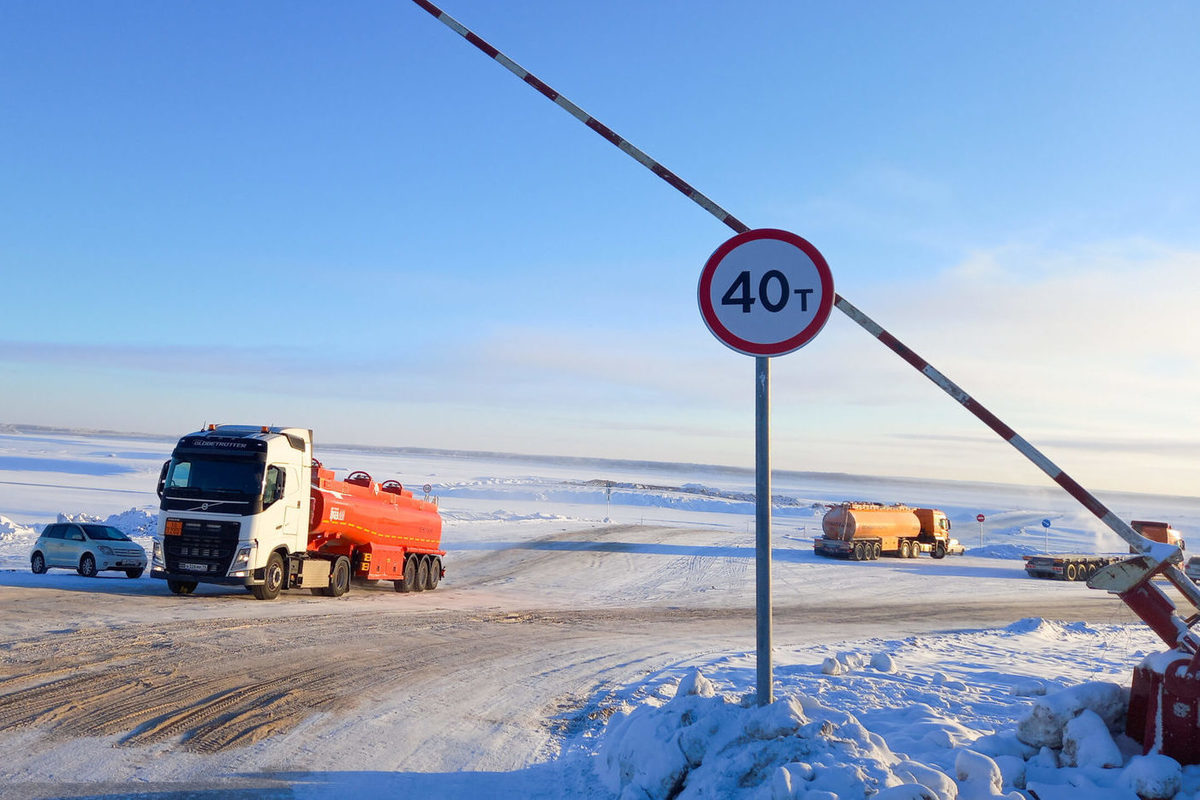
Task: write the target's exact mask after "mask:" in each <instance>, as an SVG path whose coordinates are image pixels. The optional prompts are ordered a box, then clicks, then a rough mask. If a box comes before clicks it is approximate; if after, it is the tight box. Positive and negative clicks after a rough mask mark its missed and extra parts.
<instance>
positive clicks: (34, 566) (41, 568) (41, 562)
mask: <svg viewBox="0 0 1200 800" xmlns="http://www.w3.org/2000/svg"><path fill="white" fill-rule="evenodd" d="M29 568H30V569H31V570H33V574H34V575H41V574H42V573H43V572H45V571H46V557H45V556H43V555H42V554H41V553H34V554H33V555H31V556H30V557H29Z"/></svg>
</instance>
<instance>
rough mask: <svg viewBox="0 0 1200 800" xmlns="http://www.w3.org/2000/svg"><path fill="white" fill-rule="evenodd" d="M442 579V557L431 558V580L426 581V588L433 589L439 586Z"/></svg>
mask: <svg viewBox="0 0 1200 800" xmlns="http://www.w3.org/2000/svg"><path fill="white" fill-rule="evenodd" d="M441 579H442V560H441V559H440V558H431V559H429V580H427V581H425V588H426V589H427V590H429V591H431V592H432V591H433V590H434V589H436V588H437V587H438V581H440V580H441Z"/></svg>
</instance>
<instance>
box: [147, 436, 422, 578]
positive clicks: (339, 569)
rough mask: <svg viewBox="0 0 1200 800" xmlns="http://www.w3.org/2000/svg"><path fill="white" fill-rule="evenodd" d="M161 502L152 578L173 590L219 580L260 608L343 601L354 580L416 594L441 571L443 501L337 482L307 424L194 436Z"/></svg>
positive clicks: (168, 470) (163, 479) (166, 478)
mask: <svg viewBox="0 0 1200 800" xmlns="http://www.w3.org/2000/svg"><path fill="white" fill-rule="evenodd" d="M158 496H159V498H160V500H161V504H160V512H159V517H158V532H157V536H156V537H155V541H154V552H153V556H152V558H151V570H150V574H151V575H152V576H153V577H155V578H161V579H164V580H166V582H167V586H168V587H169V588H170V590H171V591H172V592H174V593H176V594H190V593H191V592H192V591H193V590H195V588H196V586H197V585H199V584H201V583H211V584H226V585H241V586H245V587H247V588H248V589H249V590H250V591H251V592H252V593H253V594H254V596H255V597H256V598H258V599H260V600H271V599H274V598H275V597H277V596H278V595H279V593H280V592H281V591H282V590H284V589H288V588H301V587H302V588H307V589H310V590H311V591H312V592H313V593H314V594H322V595H328V596H334V597H336V596H338V595H341V594H344V593H345V592H346V591H348V590H349V588H350V579H351V578H352V577H359V578H365V579H368V580H391V581H393V583H394V585H395V588H396V591H399V592H411V591H423V590H426V589H433V588H435V587H436V586H437V584H438V582H439V580H440V579H441V577H442V575H443V574H444V570H443V568H442V557H443V556H444V555H445V552H444V551H443V550H441V549H440V546H441V535H442V520H441V516H440V515H439V514H438V508H437V502H436V501H431V500H429V499H427V498H424V499H418V498H416V497H414V496H413V493H412V492H411V491H409V490H408V489H405V488H404V487H403V486H402V485H401V484H400V483H399V482H397V481H394V480H391V481H385V482H383V483H376V482H375V481H374V480H372V479H371V476H370V475H368V474H367V473H365V472H353V473H351V474H350V475H349V476H347V477H346V479H345V480H344V481H338V480H335V479H334V477H333V472H332V471H331V470H328V469H325V468H324V467H322V466H321V464H320V462H319V461H316V460H315V459H314V458H313V450H312V431H311V430H307V429H304V428H279V427H270V426H253V425H209V426H207V427H206V428H205V429H203V430H200V431H197V432H195V433H189V434H188V435H186V436H184V437H183V438H181V439H180V440H179V443H178V444H177V445H176V446H175V450H174V451H173V452H172V454H171V460H170V461H168V462H166V463H165V464H163V468H162V472H161V474H160V476H159V480H158Z"/></svg>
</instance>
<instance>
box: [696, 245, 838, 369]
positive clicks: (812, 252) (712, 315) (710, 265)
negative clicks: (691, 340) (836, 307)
mask: <svg viewBox="0 0 1200 800" xmlns="http://www.w3.org/2000/svg"><path fill="white" fill-rule="evenodd" d="M758 239H776V240H778V241H783V242H787V243H788V244H790V245H793V246H794V247H798V248H799V249H800V250H802V251H804V254H805V255H807V256H808V257H809V258H810V259H812V262H813V265H814V266H815V267H816V268H817V274H818V275H819V276H820V278H821V305H820V306H819V307H818V308H817V313H816V316H814V317H813V320H812V322H810V323H809V324H808V326H807V327H806V328H805V329H804V330H802V331H800V332H799V333H798V334H796V335H795V336H792V337H790V338H788V339H784V340H783V341H782V342H775V343H772V344H759V343H757V342H750V341H747V340H745V339H743V338H741V337H740V336H737V335H736V334H734V333H733V332H732V331H730V330H729V329H728V328H726V327H725V326H724V325H722V324H721V321H720V320H719V319H717V311H716V309H715V308H713V304H712V298H711V297H710V295H711V293H712V279H713V274H714V273H715V272H716V271H717V266H718V265H719V264H720V263H721V261H722V260H723V259H724V258H725V256H727V255H728V254H729V253H730V251H732V250H733V249H734V248H735V247H740V246H741V245H743V244H745V243H746V242H753V241H756V240H758ZM698 295H699V300H700V316H702V317H703V318H704V324H705V325H707V326H708V329H709V331H711V332H712V335H713V336H715V337H717V338H718V339H719V340H721V342H722V343H724V344H725V345H726V346H727V347H729V348H730V349H732V350H736V351H737V352H739V353H744V354H745V355H750V356H768V357H771V356H785V355H787V354H788V353H792V352H795V351H796V350H799V349H800V348H801V347H803V346H804V345H806V344H808V343H809V342H810V341H812V339H813V338H814V337H815V336H816V335H817V334H818V333H820V331H821V329H822V328H824V327H825V323H826V322H828V321H829V317H830V315H831V314H832V313H833V273H832V272H831V271H830V270H829V264H828V263H826V261H825V256H823V255H821V252H820V251H819V250H817V248H816V247H814V246H813V245H812V243H810V242H809V241H808V240H807V239H805V238H803V237H801V236H797V235H796V234H794V233H792V232H791V231H785V230H780V229H779V228H755V229H753V230H749V231H743V232H742V233H739V234H737V235H736V236H734V237H732V238H731V239H729V240H727V241H726V242H725V243H724V244H722V245H721V246H720V247H718V248H717V249H716V250H714V251H713V254H712V255H711V256H709V257H708V261H706V262H704V269H703V270H701V272H700V285H699V288H698Z"/></svg>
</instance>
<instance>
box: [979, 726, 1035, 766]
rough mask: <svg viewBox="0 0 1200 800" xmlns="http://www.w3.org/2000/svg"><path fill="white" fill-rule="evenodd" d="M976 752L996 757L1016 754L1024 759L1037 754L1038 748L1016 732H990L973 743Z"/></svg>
mask: <svg viewBox="0 0 1200 800" xmlns="http://www.w3.org/2000/svg"><path fill="white" fill-rule="evenodd" d="M971 749H972V750H974V751H975V752H976V753H983V754H984V755H985V756H991V757H992V758H996V757H997V756H1014V757H1016V758H1019V759H1021V760H1022V761H1024V760H1026V759H1028V758H1032V757H1033V756H1035V755H1037V752H1038V751H1037V748H1036V747H1030V746H1029V745H1027V744H1025V743H1023V742H1022V741H1021V740H1020V739H1018V738H1017V735H1016V734H1015V733H1008V732H1006V733H989V734H987V735H986V736H980V737H979V738H978V739H976V740H975V741H974V743H972V744H971Z"/></svg>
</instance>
